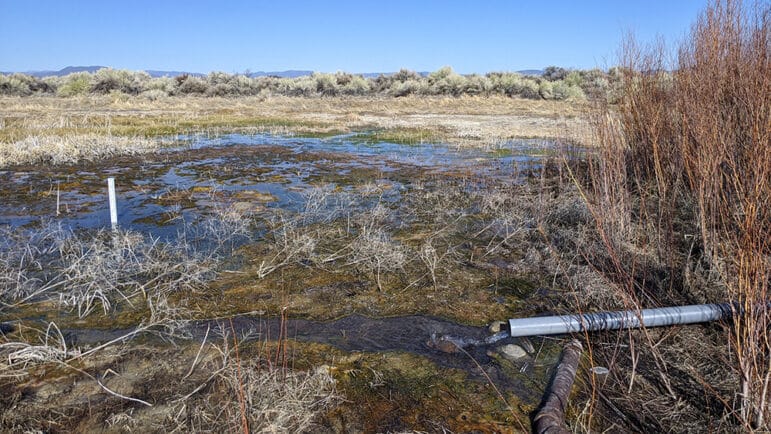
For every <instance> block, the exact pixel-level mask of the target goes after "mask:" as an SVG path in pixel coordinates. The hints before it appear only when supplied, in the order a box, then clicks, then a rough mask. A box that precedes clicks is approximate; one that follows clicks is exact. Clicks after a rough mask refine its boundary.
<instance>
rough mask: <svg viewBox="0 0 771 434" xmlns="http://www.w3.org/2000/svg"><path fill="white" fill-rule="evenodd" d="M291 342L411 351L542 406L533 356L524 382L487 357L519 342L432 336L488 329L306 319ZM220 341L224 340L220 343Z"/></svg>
mask: <svg viewBox="0 0 771 434" xmlns="http://www.w3.org/2000/svg"><path fill="white" fill-rule="evenodd" d="M281 325H282V323H281V321H280V320H279V319H278V318H261V317H254V316H236V317H233V318H232V321H231V320H207V321H196V322H193V323H191V324H190V325H189V327H188V329H187V330H188V331H189V332H190V333H191V335H192V338H193V339H194V340H196V341H201V340H203V339H204V336H205V335H206V330H207V329H209V339H214V338H212V336H222V335H223V334H231V333H235V334H236V336H239V338H241V339H242V340H243V341H245V342H249V341H265V340H271V339H277V338H278V337H279V334H280V327H281ZM284 327H285V330H286V331H287V334H288V337H289V339H292V340H296V341H298V342H314V343H320V344H326V345H331V346H333V347H336V348H338V349H340V350H343V351H346V352H352V353H355V352H372V353H383V352H392V351H393V352H407V353H410V354H416V355H420V356H423V357H426V358H427V359H429V360H431V361H432V362H433V363H435V364H437V365H438V366H440V367H443V368H451V369H459V370H463V371H465V372H466V374H467V375H468V377H469V378H471V379H473V380H474V381H479V382H486V381H493V382H494V383H495V384H496V385H498V386H499V387H503V388H505V389H506V390H510V391H515V392H516V394H517V395H518V396H519V398H520V399H523V400H526V401H537V400H538V399H539V398H540V396H539V393H538V391H534V390H532V389H530V388H529V387H526V386H525V385H523V383H522V380H521V378H524V377H531V379H532V377H533V376H540V375H543V373H542V372H536V371H535V363H534V362H533V359H531V358H530V357H527V358H523V359H522V361H521V362H520V363H518V365H519V366H517V368H518V369H519V373H520V374H521V376H522V377H521V378H515V377H512V376H511V375H507V374H506V373H504V372H503V371H502V369H501V367H500V364H499V363H495V362H494V361H493V360H492V359H491V358H490V356H489V355H488V352H489V351H491V350H493V349H494V348H495V346H497V345H503V344H506V343H511V342H517V340H516V339H514V338H507V339H505V340H501V341H499V342H496V344H495V345H469V346H466V347H464V349H463V350H458V351H453V352H444V351H441V350H439V349H436V348H434V347H433V346H432V345H431V344H430V343H429V341H430V340H431V337H432V335H433V336H447V337H454V338H462V339H464V340H468V341H470V340H478V341H483V340H484V338H485V337H487V336H488V335H489V334H488V332H487V330H486V329H485V328H483V327H473V326H467V325H462V324H458V323H454V322H451V321H447V320H444V319H441V318H434V317H429V316H422V315H411V316H401V317H391V318H368V317H365V316H362V315H350V316H346V317H343V318H340V319H338V320H335V321H329V322H319V321H310V320H304V319H288V320H286V322H285V323H284ZM63 332H64V334H65V336H66V338H67V340H68V341H69V344H70V345H77V346H83V345H95V344H99V343H104V342H107V341H110V340H113V339H118V338H120V337H122V336H126V335H127V334H129V333H130V332H131V329H122V330H109V331H107V330H93V329H89V330H78V329H70V330H63ZM218 339H220V338H218ZM553 362H554V360H550V358H549V357H547V356H544V357H542V358H541V360H540V361H539V363H540V364H544V363H545V364H547V365H549V364H551V363H553Z"/></svg>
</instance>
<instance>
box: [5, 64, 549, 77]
mask: <svg viewBox="0 0 771 434" xmlns="http://www.w3.org/2000/svg"><path fill="white" fill-rule="evenodd" d="M102 68H107V66H98V65H94V66H67V67H65V68H62V69H60V70H58V71H22V73H23V74H27V75H31V76H33V77H39V78H42V77H52V76H53V77H62V76H65V75H68V74H72V73H75V72H89V73H94V72H96V71H98V70H100V69H102ZM145 72H147V73H148V74H150V76H151V77H178V76H180V75H191V76H196V77H204V76H206V74H202V73H200V72H187V71H161V70H155V69H147V70H145ZM516 72H518V73H519V74H522V75H543V70H541V69H523V70H521V71H516ZM12 73H13V72H0V74H12ZM245 74H246V75H248V76H249V77H252V78H254V77H281V78H297V77H303V76H306V75H311V74H313V71H310V70H294V69H289V70H286V71H256V72H246V73H245ZM357 74H359V75H361V76H363V77H364V78H376V77H378V76H380V75H391V74H395V72H363V73H357ZM418 74H420V75H422V76H426V75H428V74H429V73H428V72H426V71H421V72H418Z"/></svg>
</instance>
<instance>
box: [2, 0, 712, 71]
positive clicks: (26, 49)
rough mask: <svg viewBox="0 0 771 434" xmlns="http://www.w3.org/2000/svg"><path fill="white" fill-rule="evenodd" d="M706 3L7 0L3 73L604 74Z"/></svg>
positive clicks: (673, 33) (672, 34) (674, 32)
mask: <svg viewBox="0 0 771 434" xmlns="http://www.w3.org/2000/svg"><path fill="white" fill-rule="evenodd" d="M706 3H707V2H706V0H698V1H697V0H596V1H592V0H586V1H571V0H550V1H549V0H547V1H533V0H529V1H524V0H509V1H473V0H468V1H457V2H455V1H450V0H445V1H418V0H413V1H401V0H388V1H337V2H322V1H289V2H285V1H280V0H278V1H277V0H273V1H259V0H252V1H247V0H244V1H226V0H222V1H195V0H187V1H177V0H151V1H147V0H136V1H132V0H122V1H111V0H99V1H91V0H84V1H67V0H58V1H51V0H36V1H30V0H0V71H26V70H48V69H60V68H62V67H65V66H68V65H104V66H112V67H115V68H126V69H161V70H185V71H192V72H209V71H225V72H243V71H246V70H251V71H259V70H264V71H277V70H286V69H307V70H315V71H325V72H334V71H338V70H343V71H348V72H387V71H396V70H398V69H399V68H402V67H404V68H409V69H413V70H418V71H433V70H436V69H438V68H439V67H442V66H445V65H450V66H452V67H453V68H454V69H455V70H456V71H458V72H461V73H472V72H480V73H482V72H489V71H503V70H520V69H531V68H537V69H540V68H543V67H545V66H548V65H559V66H565V67H574V68H591V67H595V66H598V67H607V66H612V65H613V64H614V63H615V59H616V57H615V55H616V52H617V49H618V47H619V42H620V40H621V38H622V37H623V35H624V34H626V33H627V32H630V31H631V32H634V33H635V35H636V37H637V38H638V39H639V40H642V41H650V40H653V38H655V37H656V36H657V35H660V36H663V37H664V38H665V39H666V40H667V41H668V42H669V41H678V40H679V39H681V38H682V37H683V36H684V35H685V33H686V32H687V31H688V29H689V28H690V25H691V23H692V22H693V21H694V20H695V18H696V16H697V14H698V13H699V11H700V10H702V9H703V8H704V7H705V6H706Z"/></svg>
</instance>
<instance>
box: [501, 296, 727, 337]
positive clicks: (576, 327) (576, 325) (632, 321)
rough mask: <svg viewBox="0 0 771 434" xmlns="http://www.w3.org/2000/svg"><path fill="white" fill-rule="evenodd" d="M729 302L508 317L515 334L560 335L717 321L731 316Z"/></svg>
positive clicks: (510, 328)
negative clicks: (575, 313)
mask: <svg viewBox="0 0 771 434" xmlns="http://www.w3.org/2000/svg"><path fill="white" fill-rule="evenodd" d="M732 312H733V308H732V305H731V304H730V303H721V304H696V305H691V306H676V307H661V308H656V309H643V310H641V311H636V310H627V311H619V312H599V313H585V314H580V315H559V316H542V317H534V318H515V319H510V320H509V333H510V336H512V337H522V336H539V335H558V334H565V333H577V332H583V331H596V330H618V329H631V328H640V327H643V326H644V327H660V326H668V325H675V324H695V323H701V322H710V321H716V320H719V319H723V318H727V317H730V316H731V315H732Z"/></svg>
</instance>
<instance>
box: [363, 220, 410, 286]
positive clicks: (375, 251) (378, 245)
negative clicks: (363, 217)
mask: <svg viewBox="0 0 771 434" xmlns="http://www.w3.org/2000/svg"><path fill="white" fill-rule="evenodd" d="M407 258H408V257H407V251H406V249H405V248H404V247H403V246H401V245H400V244H399V243H397V242H396V241H394V240H393V239H392V238H391V236H390V235H389V234H388V233H386V232H385V231H383V230H382V229H380V228H371V227H367V226H363V227H361V228H360V231H359V235H358V236H357V237H356V239H355V240H354V241H353V243H352V245H351V259H350V264H351V265H356V266H358V267H362V268H364V269H365V270H366V271H368V272H371V273H373V274H374V275H375V281H376V282H377V287H378V289H379V290H380V291H382V290H383V283H382V279H381V276H382V275H383V273H393V272H397V271H399V270H402V269H403V268H404V265H405V264H406V263H407V260H408V259H407Z"/></svg>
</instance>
